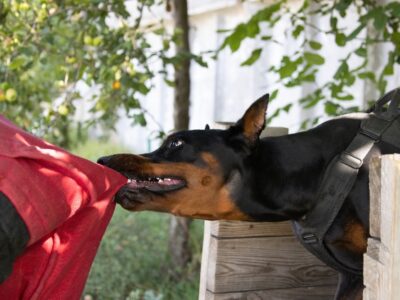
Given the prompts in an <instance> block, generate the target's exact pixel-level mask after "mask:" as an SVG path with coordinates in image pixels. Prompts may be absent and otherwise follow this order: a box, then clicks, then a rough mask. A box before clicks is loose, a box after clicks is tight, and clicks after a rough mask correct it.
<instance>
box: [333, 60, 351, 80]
mask: <svg viewBox="0 0 400 300" xmlns="http://www.w3.org/2000/svg"><path fill="white" fill-rule="evenodd" d="M348 73H349V65H348V64H347V61H345V60H344V61H342V63H341V64H340V66H339V68H338V69H337V71H336V73H335V75H333V78H335V79H341V78H343V77H345V76H347V74H348Z"/></svg>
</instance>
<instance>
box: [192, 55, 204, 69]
mask: <svg viewBox="0 0 400 300" xmlns="http://www.w3.org/2000/svg"><path fill="white" fill-rule="evenodd" d="M192 58H193V60H194V61H195V62H196V63H198V64H199V65H200V66H202V67H204V68H207V67H208V64H207V62H205V61H204V60H203V58H202V57H201V56H198V55H193V56H192Z"/></svg>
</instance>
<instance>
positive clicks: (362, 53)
mask: <svg viewBox="0 0 400 300" xmlns="http://www.w3.org/2000/svg"><path fill="white" fill-rule="evenodd" d="M354 53H355V54H356V55H358V56H360V57H366V56H367V49H366V48H364V47H360V48H358V49H357V50H356V51H354Z"/></svg>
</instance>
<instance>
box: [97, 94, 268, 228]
mask: <svg viewBox="0 0 400 300" xmlns="http://www.w3.org/2000/svg"><path fill="white" fill-rule="evenodd" d="M267 104H268V95H265V96H263V97H261V98H260V99H258V100H257V101H255V102H254V103H253V104H252V105H251V106H250V107H249V108H248V109H247V111H246V112H245V114H244V115H243V117H242V118H241V119H240V120H239V121H238V122H237V123H236V124H235V125H233V126H231V127H230V128H229V129H227V130H214V129H209V127H208V126H206V128H205V129H204V130H189V131H180V132H177V133H174V134H171V135H170V136H168V137H167V138H166V139H165V141H164V142H163V144H162V145H161V146H160V147H159V148H158V149H157V150H155V151H154V152H151V153H146V154H143V155H133V154H115V155H111V156H107V157H102V158H100V159H99V160H98V162H99V163H100V164H103V165H105V166H107V167H110V168H112V169H114V170H116V171H118V172H120V173H122V174H123V175H124V176H126V177H127V178H128V183H127V184H126V185H125V186H123V187H122V188H121V189H120V191H119V192H118V193H117V195H116V196H115V200H116V201H117V202H118V203H120V204H121V205H122V206H123V207H124V208H126V209H128V210H132V211H141V210H152V211H161V212H169V213H172V214H175V215H180V216H186V217H192V218H201V219H208V220H215V219H224V220H250V219H251V217H250V216H248V215H247V214H246V213H243V212H242V210H241V209H240V208H239V205H240V204H239V203H238V202H239V200H240V198H241V197H240V195H241V194H242V193H243V188H244V185H245V182H244V180H243V176H244V173H245V164H246V160H247V159H248V158H249V156H251V155H252V153H253V151H254V150H255V149H256V148H257V144H258V141H259V135H260V133H261V131H262V130H263V129H264V126H265V114H266V110H267Z"/></svg>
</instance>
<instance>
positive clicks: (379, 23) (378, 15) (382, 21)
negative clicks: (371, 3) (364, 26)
mask: <svg viewBox="0 0 400 300" xmlns="http://www.w3.org/2000/svg"><path fill="white" fill-rule="evenodd" d="M372 12H373V13H372V14H371V16H372V17H373V19H374V27H375V28H376V30H378V31H381V30H383V29H384V28H385V26H386V22H387V16H386V14H385V11H384V9H383V7H377V8H375V9H374V10H373V11H372Z"/></svg>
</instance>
